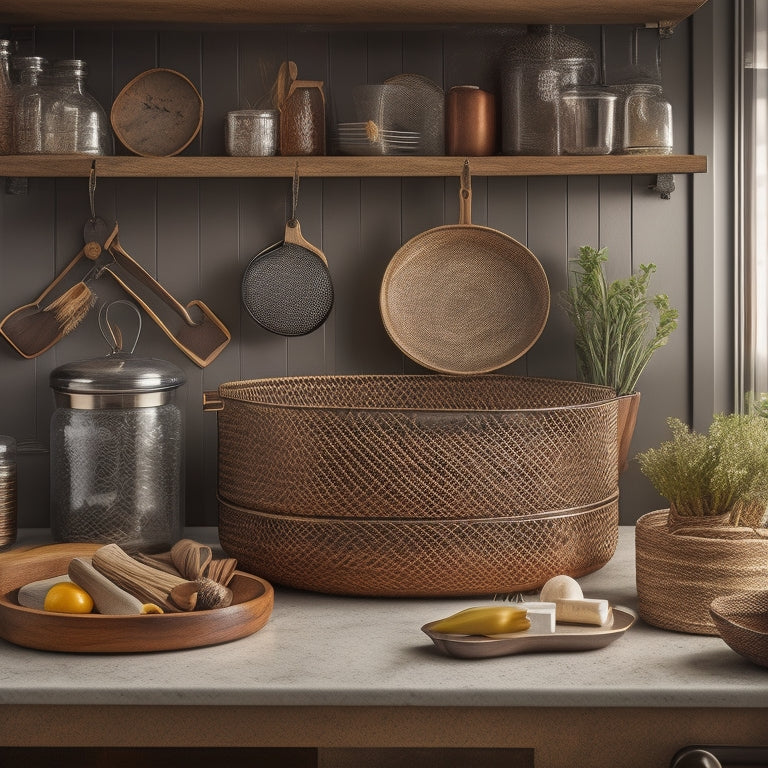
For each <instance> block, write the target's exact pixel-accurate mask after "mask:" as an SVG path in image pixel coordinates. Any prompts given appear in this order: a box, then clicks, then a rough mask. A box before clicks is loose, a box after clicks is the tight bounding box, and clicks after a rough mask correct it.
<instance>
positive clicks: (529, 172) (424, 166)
mask: <svg viewBox="0 0 768 768" xmlns="http://www.w3.org/2000/svg"><path fill="white" fill-rule="evenodd" d="M94 159H95V170H96V175H97V176H103V177H109V176H111V177H116V178H120V177H122V178H128V177H145V178H153V177H154V178H162V177H175V178H217V177H218V178H227V177H230V178H232V177H246V178H247V177H258V176H262V177H273V178H277V177H291V176H293V173H294V170H295V169H296V168H297V166H298V171H299V174H300V175H302V176H316V177H326V176H327V177H332V176H336V177H339V176H346V177H361V178H362V177H366V176H390V177H397V176H460V175H461V169H462V167H463V165H464V158H463V157H412V156H408V157H394V156H393V157H341V156H333V157H328V156H312V157H192V156H188V157H183V156H176V157H135V156H125V155H118V156H110V157H97V158H93V157H92V156H88V155H7V156H5V157H0V176H16V177H72V178H74V177H80V176H88V175H89V174H90V171H91V164H92V163H93V161H94ZM469 165H470V171H471V173H472V174H473V175H476V176H584V175H618V174H628V175H632V174H660V173H661V174H667V173H672V174H673V173H706V171H707V158H706V156H704V155H578V156H576V155H574V156H563V155H561V156H558V157H538V156H537V157H511V156H498V155H497V156H494V157H473V158H469Z"/></svg>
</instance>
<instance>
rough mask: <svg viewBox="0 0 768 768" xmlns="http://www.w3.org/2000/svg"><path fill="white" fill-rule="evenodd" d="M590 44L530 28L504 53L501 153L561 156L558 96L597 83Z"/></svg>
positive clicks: (556, 30) (547, 28) (559, 30)
mask: <svg viewBox="0 0 768 768" xmlns="http://www.w3.org/2000/svg"><path fill="white" fill-rule="evenodd" d="M597 74H598V67H597V57H596V54H595V52H594V50H593V49H592V47H591V46H590V45H588V44H587V43H585V42H584V41H583V40H579V39H578V38H576V37H573V36H571V35H567V34H565V32H564V31H563V27H559V26H554V25H551V24H549V25H533V26H531V27H529V28H528V32H527V33H526V34H524V35H522V36H520V38H519V39H518V40H515V41H514V42H512V43H510V44H509V45H508V46H507V47H506V48H505V50H504V54H503V61H502V66H501V102H502V120H501V123H502V151H503V153H504V154H505V155H558V154H560V124H559V101H560V92H561V91H562V90H563V89H564V88H566V87H568V86H572V85H592V84H594V83H596V82H597Z"/></svg>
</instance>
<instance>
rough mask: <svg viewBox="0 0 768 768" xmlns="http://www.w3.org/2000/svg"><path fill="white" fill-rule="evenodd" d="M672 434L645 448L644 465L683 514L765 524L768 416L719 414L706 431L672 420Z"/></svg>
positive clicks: (657, 486) (644, 470)
mask: <svg viewBox="0 0 768 768" xmlns="http://www.w3.org/2000/svg"><path fill="white" fill-rule="evenodd" d="M667 425H668V426H669V428H670V431H671V432H672V439H671V440H670V441H668V442H665V443H662V444H661V445H660V446H659V447H658V448H651V449H650V450H647V451H645V452H644V453H640V454H638V456H637V460H638V462H639V463H640V470H641V471H642V473H643V474H644V475H645V476H646V477H647V478H648V479H649V480H650V481H651V483H652V485H653V487H654V488H655V489H656V490H657V491H658V492H659V493H660V494H661V495H662V496H664V497H665V498H666V499H668V501H669V503H670V507H671V508H672V509H674V511H675V512H676V513H677V514H678V515H682V516H686V517H705V516H711V515H725V514H727V515H728V516H729V518H728V519H729V522H730V523H731V524H732V525H751V526H757V525H761V524H762V523H763V521H764V518H765V512H766V509H767V508H768V419H766V418H764V417H762V416H759V415H756V414H747V415H741V414H728V415H725V414H719V415H716V416H715V417H714V419H713V421H712V424H711V425H710V427H709V429H708V431H707V432H706V433H700V432H696V431H695V430H693V429H690V428H689V427H688V426H687V425H686V424H684V423H683V422H682V421H680V420H679V419H675V418H670V419H667Z"/></svg>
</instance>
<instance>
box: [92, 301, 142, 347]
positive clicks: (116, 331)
mask: <svg viewBox="0 0 768 768" xmlns="http://www.w3.org/2000/svg"><path fill="white" fill-rule="evenodd" d="M115 304H125V305H127V306H129V307H130V308H131V309H132V310H133V311H134V312H135V313H136V320H137V325H136V338H135V339H134V340H133V346H132V347H131V349H130V352H129V353H128V354H131V355H132V354H133V352H134V350H135V349H136V345H137V344H138V343H139V336H140V335H141V312H139V308H138V307H137V306H136V305H135V304H134V303H133V302H132V301H128V300H127V299H117V300H116V301H111V302H110V303H109V304H105V305H104V306H103V307H102V308H101V311H100V312H99V330H100V331H101V335H102V336H103V337H104V340H105V341H106V342H107V344H108V345H109V348H110V350H111V351H110V354H112V355H115V354H117V353H118V352H122V351H123V334H122V333H121V332H120V327H119V326H118V325H114V326H113V325H112V324H111V323H110V322H109V310H110V309H111V308H112V307H114V306H115Z"/></svg>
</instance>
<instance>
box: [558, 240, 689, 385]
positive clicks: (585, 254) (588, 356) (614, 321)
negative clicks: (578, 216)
mask: <svg viewBox="0 0 768 768" xmlns="http://www.w3.org/2000/svg"><path fill="white" fill-rule="evenodd" d="M607 260H608V256H607V255H606V249H605V248H601V249H600V250H596V249H594V248H592V247H590V246H588V245H585V246H582V247H581V248H580V249H579V258H578V259H575V260H574V261H573V263H574V268H573V269H572V270H571V275H570V278H571V279H570V280H569V286H568V289H567V290H566V291H564V292H563V294H562V299H563V306H564V308H565V311H566V313H567V314H568V317H569V319H570V320H571V322H572V323H573V327H574V329H575V332H576V337H575V343H576V357H577V362H578V367H579V376H580V377H581V378H582V379H583V380H584V381H588V382H590V383H592V384H604V385H606V386H609V387H612V388H613V389H614V390H615V391H616V394H617V395H629V394H632V393H633V392H635V391H636V387H637V380H638V378H639V377H640V374H641V373H642V372H643V370H645V367H646V366H647V365H648V362H649V361H650V359H651V356H652V355H653V353H654V352H655V351H656V350H657V349H659V348H660V347H663V346H664V345H665V344H666V343H667V341H668V340H669V336H670V334H671V333H672V332H673V331H674V330H675V328H677V318H678V312H677V310H676V309H673V308H672V307H671V306H670V303H669V298H668V297H667V295H666V294H663V293H660V294H657V295H655V296H650V295H649V294H648V289H649V283H650V280H651V275H653V273H654V272H655V271H656V265H655V264H641V265H640V270H639V272H637V273H636V274H634V275H631V276H630V277H628V278H624V279H619V280H615V281H614V282H612V283H608V281H607V280H606V277H605V270H604V266H603V265H604V263H605V262H606V261H607Z"/></svg>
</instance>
